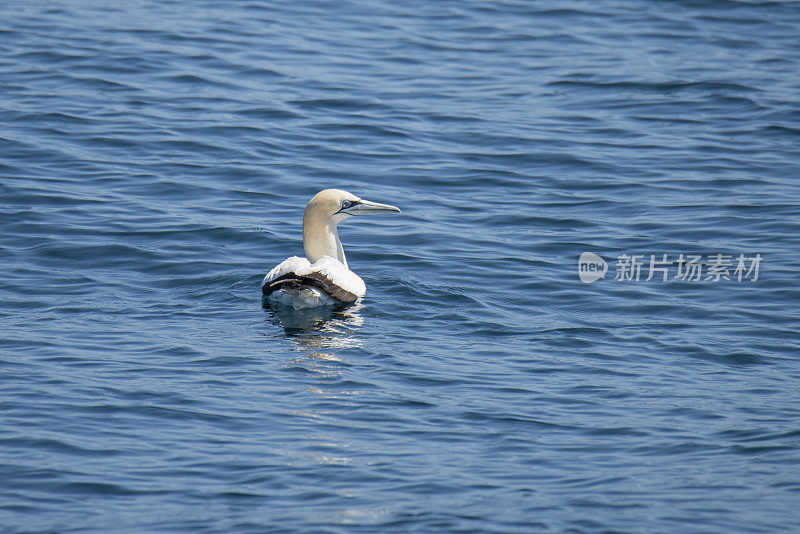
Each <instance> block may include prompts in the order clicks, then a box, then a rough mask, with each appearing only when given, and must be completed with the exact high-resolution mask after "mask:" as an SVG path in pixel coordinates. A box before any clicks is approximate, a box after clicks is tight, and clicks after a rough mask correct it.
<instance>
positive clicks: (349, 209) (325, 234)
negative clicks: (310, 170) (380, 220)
mask: <svg viewBox="0 0 800 534" xmlns="http://www.w3.org/2000/svg"><path fill="white" fill-rule="evenodd" d="M372 213H400V209H399V208H396V207H395V206H390V205H388V204H379V203H377V202H370V201H369V200H364V199H361V198H358V197H357V196H355V195H354V194H352V193H348V192H347V191H342V190H341V189H325V190H324V191H320V192H319V193H317V194H316V195H314V197H313V198H312V199H311V200H309V201H308V204H307V205H306V210H305V212H304V213H303V246H304V248H305V249H306V256H307V257H308V260H309V261H310V262H312V263H313V262H315V261H317V260H318V259H319V258H321V257H322V256H331V257H332V258H336V259H338V260H339V261H341V262H342V263H343V264H345V265H347V261H346V260H345V258H344V250H342V244H341V242H340V241H339V235H338V233H337V231H336V225H337V224H339V223H340V222H341V221H343V220H345V219H347V218H349V217H353V216H355V215H367V214H372Z"/></svg>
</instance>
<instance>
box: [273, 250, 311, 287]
mask: <svg viewBox="0 0 800 534" xmlns="http://www.w3.org/2000/svg"><path fill="white" fill-rule="evenodd" d="M309 272H311V262H309V261H308V260H307V259H305V258H301V257H300V256H292V257H291V258H286V259H285V260H283V261H282V262H280V263H279V264H278V265H276V266H275V267H273V268H272V270H271V271H270V272H268V273H267V276H265V277H264V280H262V281H261V287H264V286H265V285H266V284H268V283H269V282H271V281H272V280H274V279H276V278H279V277H281V276H284V275H287V274H289V273H294V274H296V275H298V276H302V275H304V274H308V273H309Z"/></svg>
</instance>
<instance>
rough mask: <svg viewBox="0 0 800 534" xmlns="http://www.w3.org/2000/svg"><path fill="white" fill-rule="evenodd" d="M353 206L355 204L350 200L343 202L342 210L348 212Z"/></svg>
mask: <svg viewBox="0 0 800 534" xmlns="http://www.w3.org/2000/svg"><path fill="white" fill-rule="evenodd" d="M352 205H353V203H352V202H351V201H350V200H342V209H343V210H346V209H347V208H349V207H350V206H352Z"/></svg>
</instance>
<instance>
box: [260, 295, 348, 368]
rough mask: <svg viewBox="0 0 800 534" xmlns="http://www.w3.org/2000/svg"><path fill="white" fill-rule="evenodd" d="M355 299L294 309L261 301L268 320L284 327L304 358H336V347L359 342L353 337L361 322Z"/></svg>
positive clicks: (339, 347) (337, 359) (340, 347)
mask: <svg viewBox="0 0 800 534" xmlns="http://www.w3.org/2000/svg"><path fill="white" fill-rule="evenodd" d="M363 307H364V306H363V305H362V304H361V303H360V302H356V303H354V304H351V305H349V306H345V307H337V308H334V307H318V308H304V309H296V308H290V307H287V306H282V305H279V304H273V303H271V302H269V301H266V300H265V301H264V309H265V310H266V311H267V314H268V318H269V321H270V322H271V323H272V324H274V325H275V326H278V327H280V328H283V331H284V333H285V334H286V337H287V338H289V339H291V340H292V341H294V342H295V343H296V344H297V346H298V347H299V349H300V350H302V351H303V352H304V353H306V357H307V358H313V359H317V360H334V361H339V358H338V356H336V355H335V354H333V352H335V351H336V350H337V349H344V348H350V347H357V346H359V345H361V341H360V340H359V338H358V337H357V336H356V332H357V331H358V329H359V327H361V325H363V324H364V318H363V317H362V316H361V310H362V308H363Z"/></svg>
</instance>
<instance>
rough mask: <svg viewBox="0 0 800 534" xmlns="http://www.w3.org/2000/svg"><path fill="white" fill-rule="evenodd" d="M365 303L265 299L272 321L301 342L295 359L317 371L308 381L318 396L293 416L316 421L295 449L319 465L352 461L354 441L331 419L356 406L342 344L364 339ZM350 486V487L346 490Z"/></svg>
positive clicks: (294, 339) (355, 391) (291, 338)
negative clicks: (294, 303) (304, 304)
mask: <svg viewBox="0 0 800 534" xmlns="http://www.w3.org/2000/svg"><path fill="white" fill-rule="evenodd" d="M362 308H363V306H362V304H360V303H358V302H357V303H354V304H351V305H349V306H347V307H343V308H330V307H328V308H322V307H320V308H307V309H294V308H289V307H286V306H281V305H277V304H272V303H269V302H268V301H265V302H264V309H265V310H266V311H267V317H268V319H269V321H270V322H271V323H272V324H274V325H275V326H278V327H280V328H282V329H283V330H284V334H285V336H286V337H287V338H288V339H290V340H292V341H293V342H294V343H295V344H297V348H296V349H295V350H297V351H298V352H302V353H303V355H302V356H301V357H298V358H293V359H292V364H293V365H294V366H298V367H302V368H303V369H305V370H307V371H311V372H312V373H314V374H313V375H311V376H312V377H313V378H309V377H308V375H305V377H304V378H303V381H308V382H307V383H306V386H305V387H306V388H307V390H308V391H309V392H310V393H311V394H312V396H311V398H312V399H313V400H312V401H311V402H310V403H309V404H308V405H306V406H297V408H296V409H295V410H294V411H293V412H292V415H295V416H299V417H302V418H304V419H306V420H307V421H309V422H310V423H311V426H310V427H309V429H310V432H309V433H308V434H306V435H305V436H303V438H304V440H303V441H304V442H303V443H302V444H301V445H299V446H297V447H294V448H293V450H292V453H293V454H298V453H299V454H301V455H302V456H303V457H305V458H307V459H310V460H311V461H313V462H315V463H318V464H339V465H342V464H349V463H351V461H352V453H353V444H352V443H351V441H350V440H349V439H348V437H347V436H346V435H342V434H339V433H336V432H331V431H330V429H329V428H328V427H329V424H330V423H332V422H335V421H336V420H337V418H338V417H339V416H340V415H341V414H342V413H344V412H345V411H347V410H348V409H352V407H353V406H354V404H353V400H352V396H353V395H355V394H357V393H358V391H357V390H356V389H354V388H353V385H352V384H348V385H347V386H344V385H343V384H341V383H340V381H341V379H342V372H343V371H344V370H345V369H346V368H347V367H348V365H347V364H346V363H344V362H342V360H341V357H340V356H339V355H338V354H337V353H338V352H339V351H340V350H341V349H346V348H351V347H357V346H360V345H361V340H360V339H359V338H358V337H357V336H356V333H357V331H358V329H359V328H360V327H361V325H362V324H364V319H363V318H362V316H361V310H362ZM347 491H351V490H349V489H348V490H347Z"/></svg>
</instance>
